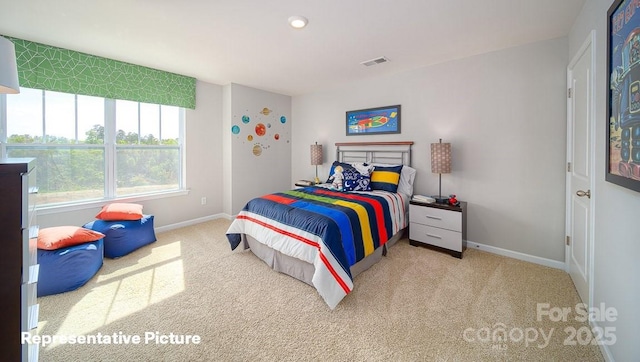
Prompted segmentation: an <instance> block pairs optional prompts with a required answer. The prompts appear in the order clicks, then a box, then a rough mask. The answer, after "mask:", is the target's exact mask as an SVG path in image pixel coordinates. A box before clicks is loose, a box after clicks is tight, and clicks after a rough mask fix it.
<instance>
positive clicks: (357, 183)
mask: <svg viewBox="0 0 640 362" xmlns="http://www.w3.org/2000/svg"><path fill="white" fill-rule="evenodd" d="M342 175H343V176H344V180H343V181H342V188H343V190H344V191H371V179H370V178H369V176H364V175H363V174H361V173H360V172H358V171H357V170H356V169H355V168H348V169H346V170H345V171H343V172H342Z"/></svg>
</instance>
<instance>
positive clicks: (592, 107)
mask: <svg viewBox="0 0 640 362" xmlns="http://www.w3.org/2000/svg"><path fill="white" fill-rule="evenodd" d="M589 46H591V53H590V54H589V56H590V57H591V70H590V71H591V76H590V77H589V86H590V87H591V95H590V99H589V120H588V122H589V124H588V128H589V143H590V145H591V147H590V149H589V168H590V169H591V174H590V175H589V183H590V190H591V197H590V199H589V208H590V210H589V211H590V214H589V229H588V238H589V240H588V245H586V247H587V248H588V249H587V250H588V251H589V257H588V260H587V261H586V262H587V263H588V265H587V277H588V278H589V280H588V288H589V293H588V294H589V302H588V304H589V305H588V307H592V305H593V286H594V280H593V279H594V271H593V267H594V259H595V257H594V255H593V253H594V249H595V248H594V236H595V200H596V197H597V195H598V193H597V192H596V190H595V187H596V177H595V174H596V172H595V169H596V168H595V163H596V160H595V159H596V152H595V151H596V137H595V134H596V127H595V126H596V125H595V124H596V122H595V114H596V104H595V100H596V96H595V95H596V84H595V78H596V77H595V74H596V31H595V30H591V32H590V33H589V35H588V36H587V39H586V40H585V41H584V43H583V44H582V46H581V47H580V49H579V50H578V51H577V52H576V53H575V55H574V56H573V58H572V59H571V62H570V63H569V65H568V66H567V92H568V91H569V89H570V88H571V86H572V81H571V80H572V78H573V67H575V65H576V63H577V62H578V60H580V58H581V56H582V55H583V54H584V53H585V52H586V51H587V48H588V47H589ZM572 103H573V97H571V98H569V97H568V94H567V153H566V162H567V165H568V163H569V162H570V161H571V159H572V157H571V156H572V154H571V153H572V145H573V127H572V123H571V120H572V117H573V107H572ZM571 186H572V185H571V172H570V171H569V170H568V169H566V185H565V194H566V196H565V198H566V200H565V202H566V206H565V235H566V236H569V237H571V238H572V240H571V242H572V243H573V235H571V221H572V215H571V198H572V196H573V195H572V193H573V191H572V190H571ZM570 248H571V246H570V245H566V242H565V271H566V272H567V273H568V272H569V266H570V265H571V264H570V262H571V261H570V256H571V254H570V251H571V250H570Z"/></svg>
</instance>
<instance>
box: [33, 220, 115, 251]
mask: <svg viewBox="0 0 640 362" xmlns="http://www.w3.org/2000/svg"><path fill="white" fill-rule="evenodd" d="M102 238H104V234H103V233H99V232H97V231H93V230H90V229H85V228H81V227H78V226H55V227H50V228H44V229H40V230H39V231H38V249H44V250H56V249H60V248H64V247H67V246H73V245H78V244H82V243H88V242H90V241H96V240H99V239H102Z"/></svg>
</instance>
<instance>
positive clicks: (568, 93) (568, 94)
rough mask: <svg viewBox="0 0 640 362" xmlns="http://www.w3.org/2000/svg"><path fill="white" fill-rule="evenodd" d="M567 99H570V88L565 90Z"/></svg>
mask: <svg viewBox="0 0 640 362" xmlns="http://www.w3.org/2000/svg"><path fill="white" fill-rule="evenodd" d="M567 98H571V88H569V89H567Z"/></svg>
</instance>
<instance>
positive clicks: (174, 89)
mask: <svg viewBox="0 0 640 362" xmlns="http://www.w3.org/2000/svg"><path fill="white" fill-rule="evenodd" d="M6 38H8V39H10V40H11V41H13V43H14V44H15V47H16V58H17V61H18V78H19V80H20V86H21V87H26V88H35V89H45V90H51V91H57V92H65V93H73V94H83V95H90V96H97V97H104V98H112V99H124V100H130V101H136V102H145V103H154V104H163V105H171V106H179V107H185V108H192V109H193V108H195V107H196V80H195V78H191V77H186V76H183V75H179V74H174V73H169V72H164V71H161V70H157V69H152V68H147V67H143V66H139V65H134V64H130V63H124V62H119V61H117V60H112V59H107V58H102V57H98V56H95V55H90V54H85V53H79V52H76V51H73V50H68V49H62V48H56V47H53V46H49V45H44V44H39V43H34V42H31V41H27V40H22V39H16V38H11V37H6Z"/></svg>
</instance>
